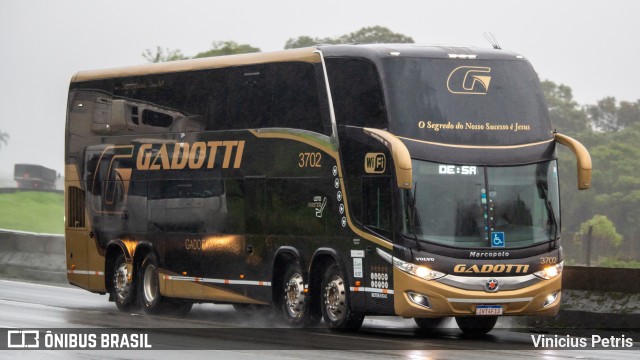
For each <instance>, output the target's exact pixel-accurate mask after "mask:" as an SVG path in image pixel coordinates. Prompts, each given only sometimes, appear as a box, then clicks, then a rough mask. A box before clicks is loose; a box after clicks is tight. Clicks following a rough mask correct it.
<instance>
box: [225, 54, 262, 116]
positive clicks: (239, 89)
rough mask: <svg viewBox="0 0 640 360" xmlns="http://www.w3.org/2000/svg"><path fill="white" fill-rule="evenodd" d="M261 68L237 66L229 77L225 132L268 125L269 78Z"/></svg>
mask: <svg viewBox="0 0 640 360" xmlns="http://www.w3.org/2000/svg"><path fill="white" fill-rule="evenodd" d="M270 70H271V69H269V68H267V67H265V66H247V67H240V68H237V69H235V70H234V71H232V73H231V74H230V76H229V103H228V108H227V113H228V119H227V128H228V129H255V128H261V127H270V126H269V121H270V119H269V117H270V115H271V100H272V96H273V76H272V75H271V71H270Z"/></svg>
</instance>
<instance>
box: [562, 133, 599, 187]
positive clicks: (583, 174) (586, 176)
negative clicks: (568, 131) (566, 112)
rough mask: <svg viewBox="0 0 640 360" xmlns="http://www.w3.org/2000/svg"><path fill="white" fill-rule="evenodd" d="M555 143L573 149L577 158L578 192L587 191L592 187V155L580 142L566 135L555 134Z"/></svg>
mask: <svg viewBox="0 0 640 360" xmlns="http://www.w3.org/2000/svg"><path fill="white" fill-rule="evenodd" d="M554 137H555V141H556V142H557V143H558V144H561V145H564V146H566V147H568V148H569V149H571V151H573V153H574V154H575V156H576V161H577V166H578V169H577V170H578V190H587V189H589V188H590V187H591V169H592V164H591V155H589V151H587V148H585V147H584V145H582V144H581V143H580V142H579V141H578V140H576V139H574V138H571V137H569V136H566V135H562V134H558V133H555V134H554Z"/></svg>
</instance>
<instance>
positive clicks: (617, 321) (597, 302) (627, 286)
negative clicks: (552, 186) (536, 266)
mask: <svg viewBox="0 0 640 360" xmlns="http://www.w3.org/2000/svg"><path fill="white" fill-rule="evenodd" d="M0 275H4V276H10V277H16V278H21V279H32V280H42V281H52V282H58V283H66V282H67V277H66V266H65V240H64V236H63V235H57V234H35V233H28V232H19V231H11V230H3V229H0ZM562 286H563V290H562V306H561V311H560V314H559V315H558V316H557V317H555V318H549V319H540V318H537V317H532V318H530V319H521V320H522V321H523V322H521V323H520V324H521V326H522V325H523V326H526V327H540V326H542V327H562V328H567V327H570V328H595V327H600V328H626V329H636V330H638V329H640V269H612V268H599V267H590V268H587V267H577V266H565V268H564V271H563V278H562ZM525 318H527V317H525Z"/></svg>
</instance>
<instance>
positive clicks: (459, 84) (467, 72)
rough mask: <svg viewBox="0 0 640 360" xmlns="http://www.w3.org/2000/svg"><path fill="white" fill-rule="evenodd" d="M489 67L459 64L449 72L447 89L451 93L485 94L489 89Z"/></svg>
mask: <svg viewBox="0 0 640 360" xmlns="http://www.w3.org/2000/svg"><path fill="white" fill-rule="evenodd" d="M490 72H491V68H490V67H484V66H459V67H457V68H455V69H453V71H452V72H451V74H449V77H448V78H447V89H448V90H449V92H451V93H452V94H470V95H485V94H486V93H487V91H489V83H490V82H491V76H489V75H488V74H489V73H490Z"/></svg>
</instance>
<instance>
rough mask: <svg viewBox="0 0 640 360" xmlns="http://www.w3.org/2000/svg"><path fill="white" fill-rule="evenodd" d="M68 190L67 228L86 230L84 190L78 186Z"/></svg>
mask: <svg viewBox="0 0 640 360" xmlns="http://www.w3.org/2000/svg"><path fill="white" fill-rule="evenodd" d="M67 190H68V191H67V196H68V197H69V198H68V199H67V200H68V202H67V227H70V228H84V227H85V223H84V204H85V201H84V190H82V189H80V188H79V187H76V186H70V187H69V188H68V189H67Z"/></svg>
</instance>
